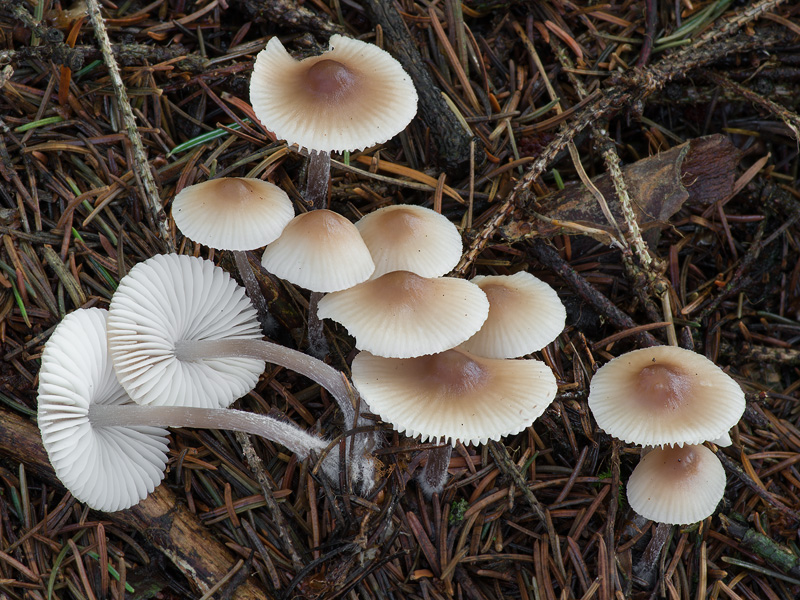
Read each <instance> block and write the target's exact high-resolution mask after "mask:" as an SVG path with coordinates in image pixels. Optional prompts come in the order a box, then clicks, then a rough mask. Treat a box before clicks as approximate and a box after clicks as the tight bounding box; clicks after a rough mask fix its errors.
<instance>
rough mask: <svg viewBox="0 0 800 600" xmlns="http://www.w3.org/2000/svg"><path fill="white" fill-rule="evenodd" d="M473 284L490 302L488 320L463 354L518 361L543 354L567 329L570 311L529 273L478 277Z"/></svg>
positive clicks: (554, 293)
mask: <svg viewBox="0 0 800 600" xmlns="http://www.w3.org/2000/svg"><path fill="white" fill-rule="evenodd" d="M471 281H472V283H474V284H475V285H477V286H478V287H479V288H481V289H482V290H483V291H484V292H485V293H486V295H487V296H488V298H489V318H488V319H486V322H485V323H484V324H483V327H481V329H480V331H478V333H476V334H475V335H474V336H472V337H471V338H470V339H468V340H467V341H466V342H464V343H463V344H461V347H462V348H463V349H464V350H466V351H468V352H472V353H473V354H479V355H480V356H488V357H489V358H515V357H517V356H524V355H526V354H530V353H531V352H536V351H537V350H541V349H542V348H544V347H545V346H546V345H547V344H549V343H550V342H552V341H553V340H554V339H556V337H557V336H558V334H559V333H561V331H562V330H563V329H564V324H565V323H566V320H567V311H566V309H565V308H564V305H563V304H562V303H561V300H560V299H559V297H558V294H557V293H556V291H555V290H554V289H553V288H551V287H550V286H549V285H547V284H546V283H545V282H544V281H541V280H539V279H537V278H536V277H534V276H533V275H531V274H530V273H525V272H520V273H516V274H515V275H492V276H488V277H485V276H482V275H479V276H478V277H475V278H473V279H472V280H471Z"/></svg>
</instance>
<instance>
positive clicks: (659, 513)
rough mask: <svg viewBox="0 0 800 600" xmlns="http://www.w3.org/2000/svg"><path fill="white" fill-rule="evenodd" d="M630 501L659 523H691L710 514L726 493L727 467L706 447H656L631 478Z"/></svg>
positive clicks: (634, 508) (629, 486)
mask: <svg viewBox="0 0 800 600" xmlns="http://www.w3.org/2000/svg"><path fill="white" fill-rule="evenodd" d="M627 492H628V503H629V504H630V505H631V508H632V509H633V510H635V511H636V512H637V513H639V514H640V515H642V516H643V517H645V518H647V519H650V520H651V521H656V522H658V523H669V524H671V525H687V524H689V523H697V521H702V520H703V519H705V518H706V517H708V516H710V515H711V514H712V513H713V512H714V509H715V508H716V507H717V504H719V501H720V500H722V496H723V494H724V493H725V469H724V468H723V467H722V463H720V462H719V459H718V458H717V457H716V456H715V455H714V453H713V452H711V450H709V449H708V448H706V447H705V446H689V445H687V446H684V447H683V448H663V449H662V448H656V449H653V450H651V451H650V452H648V453H647V454H645V455H644V456H643V457H642V459H641V461H639V464H638V465H637V466H636V468H635V469H634V470H633V473H631V476H630V479H628V488H627Z"/></svg>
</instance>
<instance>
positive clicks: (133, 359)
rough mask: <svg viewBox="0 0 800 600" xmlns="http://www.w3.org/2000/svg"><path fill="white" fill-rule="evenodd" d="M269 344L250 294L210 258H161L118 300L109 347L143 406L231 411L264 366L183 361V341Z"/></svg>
mask: <svg viewBox="0 0 800 600" xmlns="http://www.w3.org/2000/svg"><path fill="white" fill-rule="evenodd" d="M222 339H261V328H260V326H259V324H258V318H257V316H256V311H255V310H254V309H253V307H252V305H251V304H250V301H249V300H248V299H247V296H245V293H244V288H243V287H241V286H239V285H238V284H237V283H236V282H235V281H234V280H233V279H232V278H231V276H230V275H229V274H228V273H227V272H225V271H223V270H222V269H221V268H219V267H217V266H216V265H214V263H212V262H211V261H209V260H204V259H201V258H195V257H192V256H182V255H178V254H159V255H156V256H154V257H152V258H150V259H148V260H146V261H144V262H141V263H139V264H137V265H136V266H134V267H133V269H131V270H130V272H129V273H128V274H127V275H126V276H125V277H123V278H122V280H121V281H120V282H119V287H118V288H117V291H116V293H115V294H114V296H113V297H112V298H111V306H110V307H109V315H108V342H109V350H110V352H111V357H112V359H113V361H114V369H115V370H116V373H117V377H118V378H119V380H120V383H121V384H122V386H123V387H124V388H125V390H126V391H127V392H128V394H129V395H130V396H131V398H133V400H134V401H135V402H137V403H138V404H156V405H161V406H196V407H204V408H224V407H226V406H228V405H229V404H231V403H232V402H233V401H234V400H236V399H237V398H240V397H241V396H244V395H245V394H247V393H248V392H249V391H250V390H252V389H253V388H254V387H255V385H256V383H257V382H258V378H259V377H260V375H261V373H263V372H264V361H261V360H255V359H252V358H233V357H231V358H208V359H203V360H197V361H181V360H178V358H177V356H176V354H175V346H176V344H177V343H178V342H187V341H192V340H222Z"/></svg>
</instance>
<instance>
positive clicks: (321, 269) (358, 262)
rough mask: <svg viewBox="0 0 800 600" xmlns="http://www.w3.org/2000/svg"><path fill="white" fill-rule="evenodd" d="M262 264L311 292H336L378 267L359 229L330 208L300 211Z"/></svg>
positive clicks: (273, 244) (282, 277) (359, 280)
mask: <svg viewBox="0 0 800 600" xmlns="http://www.w3.org/2000/svg"><path fill="white" fill-rule="evenodd" d="M261 264H262V265H263V266H264V268H265V269H266V270H267V271H269V272H270V273H274V274H275V275H277V276H278V277H280V278H281V279H286V280H287V281H290V282H291V283H293V284H295V285H299V286H300V287H303V288H306V289H307V290H311V291H312V292H335V291H338V290H344V289H347V288H349V287H353V286H354V285H357V284H359V283H361V282H362V281H366V280H367V279H368V278H369V276H370V275H371V274H372V272H373V271H374V270H375V263H374V262H372V256H370V253H369V249H368V248H367V246H366V245H365V244H364V240H362V239H361V235H360V234H359V233H358V229H356V226H355V225H353V224H352V223H351V222H350V221H348V220H347V219H345V218H344V217H343V216H342V215H340V214H338V213H335V212H333V211H331V210H325V209H323V210H312V211H311V212H307V213H304V214H302V215H297V216H296V217H295V218H294V219H292V221H291V223H289V225H287V226H286V229H284V230H283V233H282V234H281V237H279V238H278V239H277V240H275V241H274V242H273V243H271V244H270V245H269V246H267V249H266V250H265V251H264V255H263V256H262V258H261Z"/></svg>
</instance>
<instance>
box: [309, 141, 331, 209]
mask: <svg viewBox="0 0 800 600" xmlns="http://www.w3.org/2000/svg"><path fill="white" fill-rule="evenodd" d="M307 173H308V175H307V177H306V202H307V203H308V204H309V205H310V206H311V207H312V208H314V209H318V208H325V205H326V204H327V203H328V185H329V183H330V179H331V154H330V152H311V154H310V155H309V157H308V168H307Z"/></svg>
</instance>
